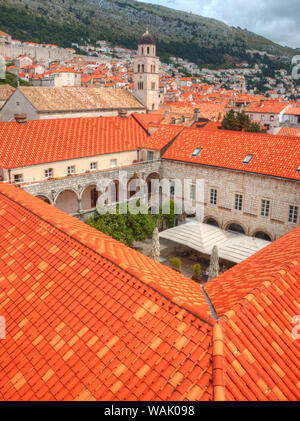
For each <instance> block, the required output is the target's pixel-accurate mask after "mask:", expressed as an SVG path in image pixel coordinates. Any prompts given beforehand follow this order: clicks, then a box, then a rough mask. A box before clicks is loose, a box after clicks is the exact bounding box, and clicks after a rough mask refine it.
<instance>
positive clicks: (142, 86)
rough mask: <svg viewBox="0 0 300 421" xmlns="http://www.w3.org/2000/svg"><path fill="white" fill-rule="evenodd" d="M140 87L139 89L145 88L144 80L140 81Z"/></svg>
mask: <svg viewBox="0 0 300 421" xmlns="http://www.w3.org/2000/svg"><path fill="white" fill-rule="evenodd" d="M138 89H139V90H142V89H144V82H139V83H138Z"/></svg>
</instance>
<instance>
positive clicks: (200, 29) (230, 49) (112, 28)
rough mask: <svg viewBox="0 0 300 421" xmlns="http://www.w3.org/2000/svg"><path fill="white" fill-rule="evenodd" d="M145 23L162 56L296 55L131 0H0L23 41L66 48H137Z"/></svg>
mask: <svg viewBox="0 0 300 421" xmlns="http://www.w3.org/2000/svg"><path fill="white" fill-rule="evenodd" d="M146 24H150V29H151V32H152V33H153V34H154V35H155V36H156V38H157V40H158V51H159V54H160V55H161V56H166V55H176V56H181V57H183V58H187V59H190V60H191V61H194V62H196V63H198V64H199V65H222V64H224V63H228V64H231V63H234V62H239V61H241V60H243V59H247V54H246V50H247V49H255V50H261V51H266V52H268V53H269V54H272V55H276V56H280V57H283V58H285V59H288V58H289V57H290V56H291V55H294V54H295V51H294V50H292V49H289V48H284V47H281V46H279V45H277V44H275V43H273V42H271V41H269V40H267V39H266V38H263V37H261V36H258V35H256V34H254V33H252V32H249V31H246V30H242V29H241V28H233V27H229V26H227V25H225V24H224V23H222V22H219V21H217V20H214V19H209V18H204V17H201V16H197V15H194V14H191V13H185V12H181V11H176V10H173V9H168V8H166V7H162V6H156V5H150V4H145V3H139V2H136V1H134V0H52V1H49V0H23V1H22V0H0V28H1V29H2V30H4V31H6V32H8V33H10V34H11V35H12V36H13V37H14V38H17V39H20V40H22V41H24V40H26V41H34V42H50V43H56V44H59V45H60V46H65V47H67V46H70V45H71V43H72V42H78V43H79V44H82V43H87V42H89V41H90V42H95V41H96V40H99V39H105V40H107V41H110V42H112V43H113V44H118V45H120V46H123V47H127V48H136V44H137V39H138V36H139V34H141V33H143V32H144V30H145V25H146Z"/></svg>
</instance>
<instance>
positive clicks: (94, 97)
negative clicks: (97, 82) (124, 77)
mask: <svg viewBox="0 0 300 421" xmlns="http://www.w3.org/2000/svg"><path fill="white" fill-rule="evenodd" d="M19 90H20V91H21V92H22V94H23V95H25V97H26V98H27V99H28V100H29V101H30V102H31V103H32V105H33V106H34V107H35V108H36V110H38V111H39V112H51V111H52V112H54V111H83V110H99V109H120V108H130V109H131V108H132V109H140V110H143V109H144V107H143V105H142V104H141V103H140V102H138V101H137V100H136V99H135V98H134V96H133V95H132V94H131V93H130V92H129V91H128V90H126V89H117V88H112V89H107V88H94V87H88V88H85V87H66V88H53V87H29V86H22V87H20V88H19Z"/></svg>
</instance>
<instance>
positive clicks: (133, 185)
mask: <svg viewBox="0 0 300 421" xmlns="http://www.w3.org/2000/svg"><path fill="white" fill-rule="evenodd" d="M138 180H139V178H138V177H137V176H135V177H131V179H130V180H129V181H128V183H127V197H128V199H130V198H131V197H132V196H134V195H135V194H136V193H138V192H139V191H140V190H141V187H140V185H139V182H138Z"/></svg>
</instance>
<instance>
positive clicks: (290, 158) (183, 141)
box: [163, 128, 300, 180]
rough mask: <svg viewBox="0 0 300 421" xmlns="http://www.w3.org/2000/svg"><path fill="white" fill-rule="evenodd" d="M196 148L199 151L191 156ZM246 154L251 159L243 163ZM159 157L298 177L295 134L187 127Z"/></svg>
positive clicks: (299, 155) (299, 156)
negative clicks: (280, 134) (276, 134)
mask: <svg viewBox="0 0 300 421" xmlns="http://www.w3.org/2000/svg"><path fill="white" fill-rule="evenodd" d="M196 148H202V149H203V151H202V152H201V153H200V154H199V156H198V157H197V158H194V157H192V156H191V155H192V153H193V152H194V150H195V149H196ZM250 154H252V155H253V158H252V160H251V161H250V162H249V164H247V165H245V164H243V161H244V159H245V158H246V156H247V155H250ZM163 158H165V159H171V160H177V161H184V162H192V163H197V164H202V165H209V166H215V167H221V168H229V169H234V170H240V171H246V172H253V173H258V174H265V175H271V176H275V177H283V178H288V179H294V180H300V173H299V172H297V169H298V168H299V165H300V148H299V138H298V137H286V136H274V135H268V134H257V133H245V132H234V131H227V130H216V131H208V130H199V129H191V128H188V129H185V130H184V131H183V132H182V133H181V134H180V135H179V136H178V138H177V139H176V141H175V142H174V143H173V144H172V146H171V147H170V148H169V149H168V150H167V152H166V153H165V154H164V155H163Z"/></svg>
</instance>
